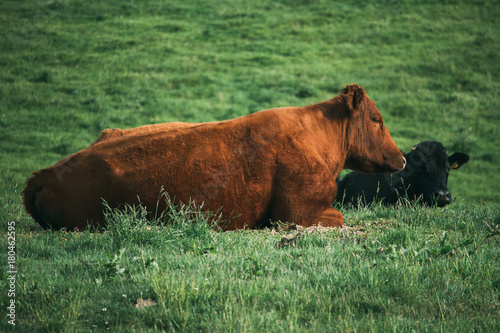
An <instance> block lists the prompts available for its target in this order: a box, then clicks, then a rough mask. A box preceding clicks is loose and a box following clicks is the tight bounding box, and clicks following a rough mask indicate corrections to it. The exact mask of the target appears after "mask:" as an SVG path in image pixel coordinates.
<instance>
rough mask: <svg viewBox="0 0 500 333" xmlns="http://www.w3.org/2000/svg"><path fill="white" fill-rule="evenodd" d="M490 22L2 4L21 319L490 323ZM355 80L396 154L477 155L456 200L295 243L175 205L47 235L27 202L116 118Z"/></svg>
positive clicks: (7, 150)
mask: <svg viewBox="0 0 500 333" xmlns="http://www.w3.org/2000/svg"><path fill="white" fill-rule="evenodd" d="M499 16H500V7H499V6H497V5H496V3H495V2H488V1H459V0H457V1H445V2H440V3H439V4H436V3H435V2H431V1H419V2H410V1H382V2H378V1H377V2H376V1H358V2H355V3H352V2H348V1H340V2H337V1H335V2H333V1H322V0H317V1H287V0H283V1H274V2H269V1H251V2H250V1H226V0H221V1H217V2H213V1H202V0H198V1H196V0H188V1H183V2H180V1H177V2H171V1H116V0H109V1H105V2H102V1H77V0H74V1H73V0H71V1H70V0H47V1H45V0H39V1H17V0H5V1H2V2H0V31H1V33H0V106H1V110H0V161H1V163H0V195H1V196H0V198H1V200H2V201H1V203H2V205H1V211H0V225H1V231H0V233H1V235H2V239H3V238H4V237H3V236H4V235H5V236H6V234H7V230H8V222H11V221H14V222H16V236H17V238H16V249H17V266H18V274H17V280H16V281H17V283H16V301H17V303H16V304H17V308H16V310H17V312H16V314H17V318H16V319H17V324H18V325H16V327H15V328H14V329H16V330H17V331H26V330H40V331H86V330H92V329H93V330H96V331H104V330H106V329H107V328H110V330H111V329H116V330H120V331H127V330H128V331H134V330H137V331H144V330H152V331H154V330H165V331H169V330H174V331H178V330H186V331H211V332H212V331H255V332H262V331H285V330H286V331H317V332H319V331H341V332H342V331H360V332H364V331H370V330H371V331H384V332H385V331H412V330H415V331H448V332H452V331H453V332H454V331H463V332H470V331H479V332H481V331H484V332H487V331H498V330H499V326H500V324H499V319H500V316H499V310H498V309H499V302H500V295H499V292H500V291H499V288H500V282H499V280H498V276H499V273H500V272H499V269H498V267H500V265H499V259H498V258H499V257H500V256H499V247H498V241H499V239H498V236H496V235H494V231H492V230H490V229H489V228H488V226H487V225H486V224H488V225H489V226H490V227H491V228H495V224H496V225H498V220H499V218H500V217H499V210H498V209H499V208H498V207H499V206H500V196H499V193H500V167H499V166H500V154H499V153H498V147H499V146H500V133H499V130H498V128H500V121H499V118H500V111H499V110H500V99H499V98H498V93H499V91H500V65H499V64H500V56H499V54H500V37H499V34H498V33H497V32H498V31H499V29H500V23H499V21H498V19H497V18H498V17H499ZM345 83H358V84H360V85H362V86H363V87H364V88H365V89H366V91H367V92H368V94H369V95H370V97H371V98H372V99H374V100H376V101H377V102H378V104H377V105H378V107H379V109H380V110H381V112H382V115H383V116H384V120H385V121H386V123H387V126H388V128H389V130H390V132H391V134H392V136H393V138H394V140H395V141H396V143H397V144H398V146H399V147H400V148H401V149H402V150H403V151H409V150H410V148H411V147H412V146H413V145H414V144H416V143H418V142H420V141H423V140H437V141H441V142H442V143H443V144H444V145H445V146H446V147H447V148H448V150H449V152H450V153H453V152H454V151H463V152H465V153H468V154H469V155H470V156H471V160H470V162H469V163H468V164H466V165H465V166H463V167H462V168H460V170H457V171H452V172H451V174H450V178H449V188H450V190H451V192H452V195H453V196H454V198H456V202H454V203H453V204H452V205H450V206H449V207H446V208H444V209H427V208H422V207H419V206H416V205H415V206H411V205H410V206H399V207H396V208H395V209H388V208H384V207H379V206H372V207H369V208H362V209H359V210H352V211H343V213H344V215H345V220H346V225H348V226H350V227H352V228H351V229H348V230H347V231H339V230H337V231H333V230H332V231H327V232H324V233H314V234H304V235H303V236H302V237H301V238H299V239H297V241H296V246H295V247H294V246H288V247H284V248H277V247H276V244H278V243H279V241H280V239H281V238H282V237H283V236H284V235H283V234H280V233H273V232H271V231H238V232H232V233H218V232H212V231H210V228H209V226H207V225H206V223H204V222H203V221H206V220H205V219H204V218H203V217H202V216H198V215H195V216H193V215H192V214H188V213H187V212H186V211H182V210H180V211H177V213H178V214H177V217H174V218H173V219H174V220H175V221H177V222H175V223H173V225H171V226H169V227H168V228H166V229H163V228H162V229H159V230H156V228H158V226H157V225H155V222H154V221H153V222H151V221H150V222H147V221H145V220H144V219H143V215H142V213H141V211H140V210H136V211H135V212H130V211H129V212H128V213H127V214H121V213H119V212H115V215H114V220H113V221H114V223H112V227H111V228H110V230H109V231H108V232H107V233H105V234H102V233H99V234H96V233H94V234H91V233H89V232H84V233H66V232H40V231H37V230H33V229H32V228H31V227H30V226H31V225H32V224H33V220H32V219H31V218H29V217H28V216H27V215H26V213H25V212H24V211H23V208H22V206H21V200H20V197H19V193H20V190H21V189H22V186H23V183H24V181H25V180H26V178H27V177H28V176H29V174H30V172H32V171H35V170H39V169H41V168H45V167H48V166H50V165H52V164H54V163H55V162H57V161H58V160H60V159H61V158H63V157H65V156H67V155H68V154H71V153H73V152H75V151H77V150H79V149H83V148H85V147H87V146H88V145H89V144H90V143H91V142H93V141H94V140H95V139H96V138H97V136H98V135H99V134H100V132H101V131H102V130H103V129H105V128H110V127H118V128H130V127H135V126H140V125H145V124H151V123H161V122H168V121H189V122H202V121H213V120H223V119H229V118H234V117H238V116H242V115H246V114H249V113H252V112H255V111H258V110H262V109H266V108H270V107H277V106H290V105H298V106H300V105H307V104H310V103H314V102H318V101H322V100H326V99H329V98H332V97H333V96H335V95H336V94H337V92H338V91H339V90H340V89H341V88H342V87H343V84H345ZM188 208H189V207H188ZM188 208H185V209H188ZM191 208H192V207H191ZM193 218H194V219H196V220H197V221H198V222H200V223H197V224H196V225H192V224H190V223H188V222H189V221H192V219H193ZM190 219H191V220H190ZM495 221H496V222H495ZM485 223H486V224H485ZM148 227H150V228H152V230H148ZM496 228H498V227H496ZM493 230H495V229H493ZM496 230H498V229H496ZM488 236H491V237H489V238H487V237H488ZM4 244H5V243H4ZM0 257H1V259H2V260H1V263H2V266H4V265H6V264H4V263H6V262H7V250H6V249H5V250H2V251H0ZM4 267H5V266H4ZM4 267H2V269H1V270H0V272H4V271H5V270H4ZM1 274H2V277H1V280H0V294H1V295H2V297H0V300H1V301H0V305H1V306H2V308H3V309H5V308H6V307H7V305H8V304H7V302H8V301H9V299H8V297H6V295H7V290H8V283H7V280H6V279H7V274H6V273H1ZM123 295H125V296H126V297H125V296H123ZM138 299H143V300H148V299H150V300H152V301H153V302H154V303H155V305H152V306H148V307H143V308H141V307H139V308H136V307H135V305H136V304H137V303H138V302H137V300H138ZM103 309H106V310H103ZM2 313H4V312H2ZM0 327H1V329H0V330H2V331H4V330H6V329H9V328H10V329H12V327H11V326H10V325H8V324H7V321H6V320H5V317H4V318H3V319H2V320H1V326H0Z"/></svg>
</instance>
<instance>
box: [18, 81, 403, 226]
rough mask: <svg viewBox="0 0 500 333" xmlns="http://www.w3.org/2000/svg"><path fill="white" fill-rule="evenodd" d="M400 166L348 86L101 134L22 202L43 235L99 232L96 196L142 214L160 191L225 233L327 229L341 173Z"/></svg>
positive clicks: (399, 157) (335, 219)
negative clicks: (287, 226)
mask: <svg viewBox="0 0 500 333" xmlns="http://www.w3.org/2000/svg"><path fill="white" fill-rule="evenodd" d="M405 163H406V161H405V159H404V157H403V154H402V153H401V151H400V150H399V149H398V148H397V147H396V145H395V143H394V141H393V140H392V138H391V136H390V134H389V131H388V130H387V128H386V127H385V126H384V123H383V120H382V116H381V114H380V112H379V111H378V110H377V108H376V107H375V104H374V103H373V102H372V101H371V100H370V99H369V97H368V96H367V95H366V93H365V92H364V90H363V89H362V88H361V87H359V86H358V85H356V84H353V85H349V86H346V87H345V88H344V89H343V90H342V91H341V92H340V94H339V96H337V97H335V98H333V99H331V100H329V101H326V102H322V103H318V104H314V105H310V106H306V107H290V108H276V109H270V110H265V111H260V112H257V113H254V114H251V115H248V116H244V117H241V118H237V119H232V120H227V121H221V122H213V123H204V124H179V123H174V124H161V125H151V126H143V127H139V128H136V129H131V130H125V131H122V130H115V131H114V132H113V130H107V131H104V132H103V134H102V135H101V136H100V137H99V139H98V140H97V141H96V142H94V143H93V144H92V145H91V146H90V147H88V148H87V149H84V150H82V151H79V152H77V153H75V154H73V155H70V156H68V157H66V158H64V159H63V160H61V161H59V162H58V163H56V164H55V165H53V166H52V167H49V168H46V169H43V170H40V171H37V172H35V173H34V174H33V175H32V177H31V178H29V179H28V181H27V182H26V186H25V188H24V190H23V199H24V205H25V207H26V210H27V211H28V213H30V214H31V216H33V218H34V219H35V220H36V221H37V222H38V223H40V225H42V226H43V227H52V228H53V229H59V228H62V227H66V228H67V229H68V230H72V229H73V228H75V227H77V228H79V229H82V228H85V227H87V226H88V225H94V226H97V225H100V226H103V225H104V224H105V221H104V215H103V203H102V200H103V199H104V200H105V201H106V202H107V203H108V205H109V206H110V207H112V208H114V207H123V205H124V204H126V203H127V204H130V205H133V204H137V203H138V202H139V201H140V202H141V203H142V204H143V205H144V206H145V207H146V208H147V209H148V211H150V212H152V211H155V210H156V209H157V205H159V209H160V210H162V209H165V205H164V203H163V202H162V201H159V200H158V199H159V194H160V191H161V189H162V188H164V190H165V191H166V192H167V193H168V194H169V195H170V196H171V197H173V198H175V202H176V203H178V202H185V203H186V202H188V201H190V200H193V201H194V202H195V203H196V204H197V205H199V206H203V208H204V209H207V210H210V211H212V212H216V211H218V210H219V209H220V212H221V213H222V217H223V219H224V220H225V223H224V224H222V225H221V227H222V228H223V229H225V230H232V229H240V228H258V227H262V226H265V225H266V224H268V223H269V221H270V220H272V221H277V220H281V221H290V222H295V223H297V224H300V225H303V226H311V225H317V224H321V225H323V226H327V227H332V226H340V225H342V224H343V218H342V215H341V214H340V212H339V211H337V210H335V209H333V208H331V207H330V205H331V203H332V201H333V199H334V198H335V192H336V183H335V179H336V177H337V175H338V174H339V172H340V171H341V170H342V169H343V168H345V167H347V168H351V169H353V170H356V171H360V172H364V173H384V172H391V173H394V172H397V171H399V170H402V169H403V168H404V166H405Z"/></svg>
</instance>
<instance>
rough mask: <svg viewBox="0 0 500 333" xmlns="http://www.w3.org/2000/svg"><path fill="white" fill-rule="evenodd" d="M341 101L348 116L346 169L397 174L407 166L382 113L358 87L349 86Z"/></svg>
mask: <svg viewBox="0 0 500 333" xmlns="http://www.w3.org/2000/svg"><path fill="white" fill-rule="evenodd" d="M340 97H341V98H342V99H343V101H344V105H345V108H346V111H347V114H348V118H349V119H348V125H347V140H348V145H349V152H348V155H347V160H346V165H345V166H346V167H348V168H349V169H352V170H355V171H358V172H361V173H395V172H398V171H400V170H403V169H404V167H405V164H406V161H405V158H404V156H403V153H402V152H401V151H400V150H399V149H398V147H397V146H396V144H395V143H394V140H392V138H391V135H390V134H389V130H388V129H387V127H385V125H384V120H383V119H382V115H381V114H380V111H379V110H378V109H377V107H376V106H375V103H373V101H372V100H370V98H369V97H368V95H367V94H366V93H365V91H364V90H363V88H361V87H360V86H358V85H357V84H352V85H347V86H346V87H345V88H344V89H343V90H341V91H340Z"/></svg>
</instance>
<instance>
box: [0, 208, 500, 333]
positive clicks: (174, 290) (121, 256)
mask: <svg viewBox="0 0 500 333" xmlns="http://www.w3.org/2000/svg"><path fill="white" fill-rule="evenodd" d="M344 214H345V216H346V219H347V221H349V225H350V226H351V227H350V228H348V229H346V230H332V229H330V230H326V231H319V232H318V231H316V232H312V233H308V232H306V231H291V232H288V234H287V232H283V231H281V232H280V231H273V230H261V231H251V230H241V231H236V232H225V233H223V232H217V231H212V229H211V227H210V224H209V223H208V222H207V221H208V219H207V216H206V215H203V214H198V213H196V209H194V207H192V206H185V207H181V208H179V209H173V213H172V214H171V215H170V216H169V217H168V219H169V220H170V224H168V226H167V227H163V224H161V223H159V221H152V222H151V221H147V220H146V219H145V212H144V211H143V210H142V209H141V208H136V209H131V208H129V209H127V212H120V211H115V212H113V213H110V214H109V216H108V219H109V223H110V226H109V228H108V230H107V231H106V232H102V231H98V230H91V231H85V232H65V231H62V232H50V231H48V232H47V231H40V230H34V231H33V230H32V231H30V230H29V228H27V227H25V226H24V224H23V223H22V221H21V222H19V223H18V227H17V230H16V232H17V235H18V236H17V239H16V242H17V243H16V246H17V265H18V267H19V273H18V275H17V281H18V282H17V292H16V301H17V304H18V305H17V326H16V328H17V329H18V331H26V330H28V329H30V330H33V329H34V330H39V331H49V332H54V331H90V330H97V331H101V330H106V329H110V330H111V329H112V330H116V331H145V330H152V331H157V330H158V331H159V330H164V331H184V330H185V331H190V332H192V331H202V332H221V331H235V332H264V331H265V332H272V331H276V332H282V331H314V332H325V331H338V332H347V331H362V332H364V331H369V330H371V331H379V332H382V331H397V332H400V331H424V332H425V331H445V332H470V331H477V332H493V331H497V330H498V329H499V328H500V311H499V302H500V290H499V289H500V279H499V274H500V269H499V267H500V265H499V264H500V261H499V258H500V247H499V246H498V245H499V241H500V238H499V237H498V235H499V234H500V232H499V230H498V224H499V222H500V220H499V218H500V215H499V211H498V210H496V211H493V210H491V209H485V208H484V207H469V206H466V207H464V206H461V205H457V206H456V207H448V208H444V209H440V210H438V209H428V208H422V207H421V206H419V205H414V206H412V205H409V206H404V205H401V206H399V207H397V208H396V209H392V208H390V209H389V208H385V207H378V206H374V207H365V208H360V209H357V210H351V211H344ZM193 222H195V223H193ZM486 224H488V225H486ZM298 234H300V235H301V236H299V237H297V235H298ZM283 237H286V238H291V237H295V238H296V241H295V243H294V244H290V243H288V245H285V246H278V244H281V243H282V242H281V239H282V238H283ZM0 256H1V257H2V262H5V261H6V260H4V258H5V257H6V255H5V254H4V253H3V252H2V253H1V254H0ZM4 275H7V274H4ZM5 280H6V276H3V277H2V284H1V290H0V291H1V292H2V294H5V293H6V289H7V288H6V283H5V282H4V281H5ZM143 300H147V301H148V302H149V305H148V306H141V304H142V302H143ZM1 306H2V307H3V308H6V306H7V299H6V298H4V297H3V298H2V301H1ZM0 325H1V327H2V331H4V330H6V329H9V328H10V326H9V325H8V324H7V323H6V321H5V320H4V321H2V323H1V324H0Z"/></svg>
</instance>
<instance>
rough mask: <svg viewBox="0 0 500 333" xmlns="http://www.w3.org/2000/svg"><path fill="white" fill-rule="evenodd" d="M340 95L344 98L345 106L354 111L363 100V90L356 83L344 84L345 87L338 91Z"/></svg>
mask: <svg viewBox="0 0 500 333" xmlns="http://www.w3.org/2000/svg"><path fill="white" fill-rule="evenodd" d="M340 95H341V96H342V97H343V98H344V101H345V103H346V105H347V107H348V108H349V109H350V110H352V111H354V110H357V109H358V107H359V105H360V104H361V102H362V101H363V98H364V97H365V91H364V90H363V88H361V87H360V86H358V85H357V84H351V85H346V86H345V88H344V89H342V90H341V91H340Z"/></svg>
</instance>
